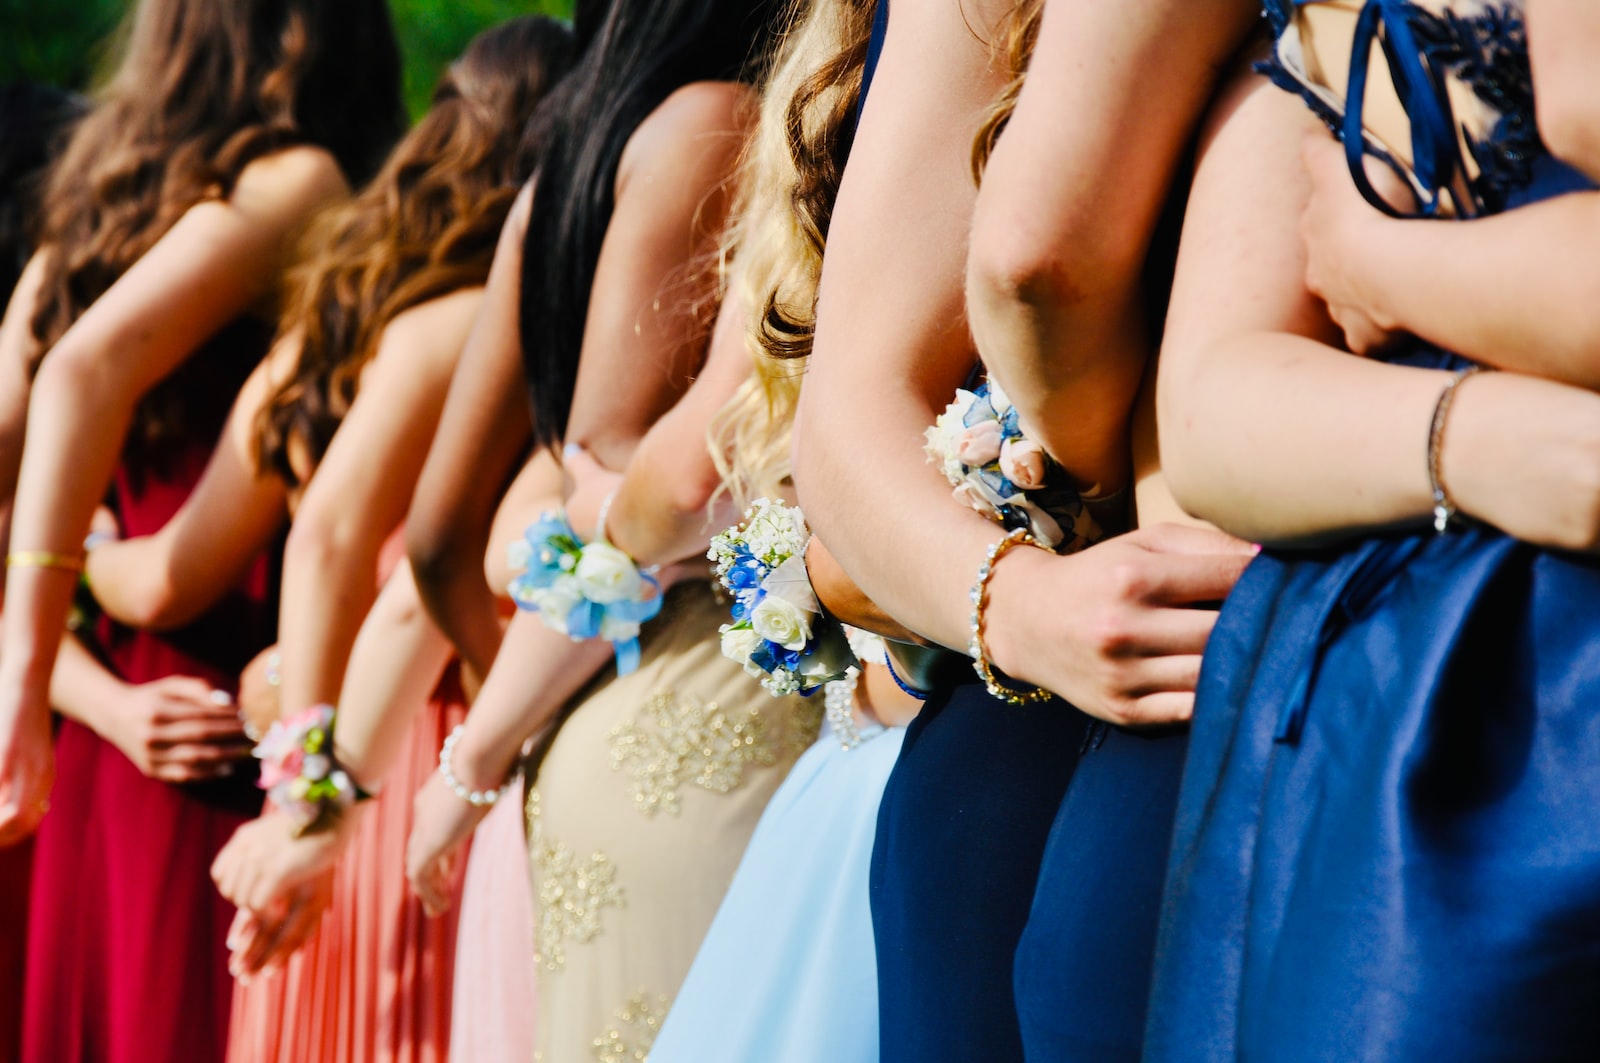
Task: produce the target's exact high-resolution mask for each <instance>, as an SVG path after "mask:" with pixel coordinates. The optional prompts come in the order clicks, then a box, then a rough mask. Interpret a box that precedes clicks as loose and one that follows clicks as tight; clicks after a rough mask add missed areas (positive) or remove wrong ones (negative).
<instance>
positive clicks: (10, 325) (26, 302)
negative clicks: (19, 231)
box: [0, 252, 47, 589]
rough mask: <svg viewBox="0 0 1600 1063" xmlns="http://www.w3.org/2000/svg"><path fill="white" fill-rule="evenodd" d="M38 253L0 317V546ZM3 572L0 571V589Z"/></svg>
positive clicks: (23, 415) (17, 458) (17, 453)
mask: <svg viewBox="0 0 1600 1063" xmlns="http://www.w3.org/2000/svg"><path fill="white" fill-rule="evenodd" d="M46 254H47V252H38V253H36V254H34V256H33V257H32V258H31V259H29V260H28V265H27V267H26V268H25V269H23V271H22V276H21V277H20V278H19V279H18V281H17V286H16V288H15V289H14V290H13V291H12V293H11V300H10V302H9V303H7V305H6V312H5V317H4V318H3V319H0V548H8V547H6V544H7V543H8V542H9V540H10V535H11V507H12V503H13V501H14V500H15V497H16V492H17V473H18V472H19V471H20V470H21V469H22V435H23V432H24V430H25V429H26V428H27V424H28V392H29V391H30V390H31V389H32V387H33V382H32V381H31V380H29V379H28V366H29V364H30V363H31V362H32V361H33V358H34V355H35V354H36V353H37V351H38V342H37V341H36V340H35V339H34V337H33V328H32V320H33V309H34V306H35V304H36V301H37V300H38V297H39V288H40V285H41V284H42V283H43V280H44V267H45V255H46ZM4 587H5V575H4V573H0V589H3V588H4Z"/></svg>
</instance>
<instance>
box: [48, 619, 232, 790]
mask: <svg viewBox="0 0 1600 1063" xmlns="http://www.w3.org/2000/svg"><path fill="white" fill-rule="evenodd" d="M50 704H51V706H52V707H53V708H55V709H56V711H58V712H60V713H61V714H62V715H63V716H66V717H68V718H69V719H73V720H76V721H77V722H78V723H81V724H82V725H83V726H85V727H87V728H89V729H90V730H92V731H94V732H95V733H96V734H98V735H99V736H100V737H101V738H104V739H105V740H106V741H107V742H110V743H111V744H112V745H114V746H116V747H117V749H119V750H120V751H121V752H122V754H123V756H125V757H127V758H128V760H129V761H131V762H132V763H133V765H134V767H136V768H138V769H139V770H140V771H141V772H143V773H144V774H146V775H148V776H149V777H150V778H152V779H159V780H161V781H162V782H172V783H186V782H197V781H200V780H204V779H214V778H218V777H219V776H223V775H228V774H231V773H232V772H233V771H235V770H236V769H237V768H238V766H239V764H240V762H241V761H243V760H246V759H248V758H249V756H250V741H249V739H247V738H246V737H245V734H244V726H243V725H242V724H241V723H240V722H239V714H238V712H237V710H236V709H235V707H234V704H233V700H232V699H231V698H229V697H228V696H227V693H226V692H225V691H218V690H215V689H213V688H212V687H211V685H210V684H208V683H207V682H205V681H204V680H203V679H197V678H195V677H193V676H184V675H170V676H164V677H162V678H160V679H155V680H152V681H150V682H147V683H125V682H123V681H122V680H121V679H119V678H118V677H117V676H116V675H114V674H113V673H112V672H111V671H109V670H108V669H107V668H106V666H105V665H103V664H101V663H100V662H99V661H98V660H96V659H95V657H94V656H93V655H92V654H91V653H90V652H89V651H88V650H87V649H85V648H84V646H83V644H82V643H81V642H79V641H78V640H77V638H76V637H74V636H72V635H64V636H62V639H61V649H60V653H59V656H58V657H57V660H56V667H55V671H53V672H52V673H51V675H50Z"/></svg>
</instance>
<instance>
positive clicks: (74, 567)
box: [6, 550, 83, 572]
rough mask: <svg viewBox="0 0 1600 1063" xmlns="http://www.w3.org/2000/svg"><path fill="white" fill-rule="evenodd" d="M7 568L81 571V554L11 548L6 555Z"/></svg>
mask: <svg viewBox="0 0 1600 1063" xmlns="http://www.w3.org/2000/svg"><path fill="white" fill-rule="evenodd" d="M6 567H7V568H59V569H61V570H63V571H65V572H82V571H83V555H81V554H78V555H73V554H57V553H52V552H51V551H49V550H13V551H11V552H10V553H9V554H7V555H6Z"/></svg>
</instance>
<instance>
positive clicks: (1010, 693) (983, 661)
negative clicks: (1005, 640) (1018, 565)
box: [967, 528, 1055, 705]
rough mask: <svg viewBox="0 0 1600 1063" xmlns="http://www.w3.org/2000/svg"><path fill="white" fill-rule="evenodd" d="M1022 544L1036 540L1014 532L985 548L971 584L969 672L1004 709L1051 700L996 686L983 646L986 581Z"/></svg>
mask: <svg viewBox="0 0 1600 1063" xmlns="http://www.w3.org/2000/svg"><path fill="white" fill-rule="evenodd" d="M1024 544H1026V545H1028V546H1039V540H1037V539H1035V538H1034V537H1033V535H1032V534H1030V533H1029V531H1028V529H1026V528H1015V529H1013V530H1012V531H1011V533H1010V534H1009V535H1007V536H1006V537H1005V538H1004V539H1000V540H997V541H996V542H995V544H994V545H993V546H991V547H989V552H988V553H987V554H985V555H984V558H983V564H981V565H979V566H978V578H977V580H976V581H975V582H974V583H973V584H972V592H971V593H972V616H971V622H972V641H971V642H970V643H968V645H967V653H968V654H969V655H970V656H971V657H972V670H973V671H974V672H977V673H978V678H979V679H982V680H983V685H984V687H985V689H987V690H988V691H989V694H990V695H991V696H993V697H996V698H999V699H1000V700H1001V701H1003V702H1005V703H1006V704H1007V705H1029V704H1032V703H1034V702H1037V701H1048V700H1050V698H1052V697H1054V696H1055V695H1053V694H1051V693H1050V691H1048V690H1044V689H1042V688H1040V687H1032V688H1029V689H1027V690H1022V689H1018V688H1016V687H1008V686H1006V685H1005V684H1004V683H1002V682H1000V680H999V679H998V678H997V677H996V676H995V674H994V668H993V666H991V665H990V664H989V653H988V651H987V650H986V649H985V648H984V645H983V613H984V610H985V609H987V608H988V606H989V577H991V576H993V575H994V566H995V564H996V563H997V562H999V560H1000V559H1001V558H1002V557H1004V556H1006V554H1008V553H1010V552H1011V551H1012V549H1014V548H1015V547H1018V546H1022V545H1024ZM1040 548H1041V549H1043V547H1040Z"/></svg>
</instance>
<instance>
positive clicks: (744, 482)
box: [708, 0, 874, 507]
mask: <svg viewBox="0 0 1600 1063" xmlns="http://www.w3.org/2000/svg"><path fill="white" fill-rule="evenodd" d="M873 7H874V0H812V2H810V3H806V2H804V0H801V2H799V3H797V4H796V5H795V7H794V9H793V11H792V13H791V21H790V25H789V29H788V31H787V32H786V33H785V35H784V39H783V42H782V45H781V46H780V49H779V51H778V54H777V59H776V61H775V62H774V64H773V68H772V73H771V74H770V76H769V78H768V80H767V83H766V85H765V86H764V88H763V91H762V96H761V110H760V115H759V117H758V119H757V122H756V128H755V131H754V133H753V134H752V136H751V139H750V142H749V144H748V145H747V147H746V149H745V156H744V159H743V161H742V162H741V165H740V173H739V190H738V193H737V196H736V200H735V213H734V217H735V218H736V219H737V221H736V222H735V223H734V224H733V225H732V226H730V232H729V236H728V238H727V241H726V243H727V244H728V245H729V248H730V253H731V257H732V261H733V266H732V269H731V273H730V280H729V291H728V293H727V295H726V296H725V298H726V299H730V300H733V301H734V302H733V304H732V305H735V306H742V307H744V308H746V309H747V310H748V312H749V315H750V316H749V318H748V322H747V325H746V328H745V340H746V344H747V346H748V348H749V350H750V355H751V358H752V360H753V362H754V365H755V373H754V374H753V375H752V377H751V378H750V379H749V380H747V381H746V382H745V383H744V385H743V386H742V387H741V388H740V389H739V391H738V393H737V394H736V395H735V396H734V397H733V398H732V399H731V400H730V401H729V403H728V405H727V406H725V407H724V408H723V410H722V411H721V412H720V413H719V414H718V416H717V417H716V418H715V419H714V420H713V421H712V424H711V426H710V429H709V431H708V441H709V443H710V446H711V452H712V455H713V458H714V459H715V460H716V462H717V468H718V471H719V472H721V474H722V478H723V489H724V490H726V491H727V492H729V493H730V494H731V495H732V496H733V498H734V501H735V502H736V503H737V504H738V505H739V506H741V507H743V506H744V505H746V504H747V503H748V502H749V500H750V499H752V498H756V497H760V496H762V495H773V494H775V493H776V492H777V491H778V490H779V489H780V488H781V487H782V485H783V483H784V481H786V480H787V479H788V478H789V473H790V469H789V436H790V428H791V426H792V424H793V421H794V410H795V404H796V402H797V401H798V399H799V396H800V381H801V377H802V375H803V374H804V372H805V358H806V356H808V355H809V354H810V353H811V338H812V334H813V332H814V331H815V326H816V299H817V281H818V278H819V276H820V275H821V272H822V251H823V247H824V245H825V244H826V241H827V233H828V223H829V221H830V219H831V215H832V211H833V200H834V196H835V195H836V194H837V193H838V189H839V176H840V173H841V171H842V170H843V169H844V157H845V155H846V153H847V152H848V150H849V138H850V135H851V133H852V131H853V128H854V119H855V110H856V104H857V101H858V100H859V98H860V95H861V79H862V72H863V69H864V67H865V65H866V55H867V41H868V38H869V37H870V36H871V30H872V14H873Z"/></svg>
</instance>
